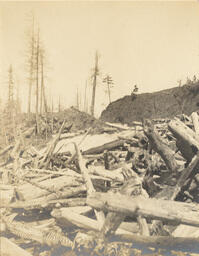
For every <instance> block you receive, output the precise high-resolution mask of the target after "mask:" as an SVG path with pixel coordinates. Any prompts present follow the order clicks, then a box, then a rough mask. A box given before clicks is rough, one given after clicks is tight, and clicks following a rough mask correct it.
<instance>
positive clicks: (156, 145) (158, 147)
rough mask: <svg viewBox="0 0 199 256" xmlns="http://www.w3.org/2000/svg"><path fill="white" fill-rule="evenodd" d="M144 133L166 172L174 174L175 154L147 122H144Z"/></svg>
mask: <svg viewBox="0 0 199 256" xmlns="http://www.w3.org/2000/svg"><path fill="white" fill-rule="evenodd" d="M144 133H145V134H146V136H147V138H148V140H149V143H150V145H151V147H152V149H153V150H155V151H156V152H157V153H158V154H159V155H160V156H161V157H162V159H163V160H164V162H165V164H166V166H167V168H168V170H169V171H170V172H173V173H174V172H176V171H177V169H178V164H177V162H176V160H175V156H174V155H175V152H174V151H173V150H172V149H171V148H170V147H169V146H168V145H167V144H166V143H165V142H164V141H163V140H162V138H161V137H160V135H159V134H158V133H157V132H156V131H155V129H154V126H153V124H152V123H151V122H150V121H149V120H145V121H144Z"/></svg>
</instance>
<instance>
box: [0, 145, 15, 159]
mask: <svg viewBox="0 0 199 256" xmlns="http://www.w3.org/2000/svg"><path fill="white" fill-rule="evenodd" d="M13 147H14V146H13V145H9V146H7V147H6V148H5V149H3V150H2V151H1V152H0V156H3V155H5V154H6V153H7V152H9V151H10V150H12V149H13Z"/></svg>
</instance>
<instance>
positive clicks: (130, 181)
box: [0, 113, 199, 256]
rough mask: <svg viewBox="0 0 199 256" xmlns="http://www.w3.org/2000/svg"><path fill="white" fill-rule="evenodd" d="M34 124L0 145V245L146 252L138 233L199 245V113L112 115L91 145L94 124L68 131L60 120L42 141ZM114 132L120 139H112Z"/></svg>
mask: <svg viewBox="0 0 199 256" xmlns="http://www.w3.org/2000/svg"><path fill="white" fill-rule="evenodd" d="M34 129H35V128H34V127H33V128H30V129H28V130H26V131H24V132H23V133H20V135H19V136H18V138H17V140H16V142H15V143H14V144H11V145H8V146H7V147H6V148H5V149H3V150H2V151H1V152H0V158H1V162H0V166H1V168H0V174H1V183H0V193H1V253H2V255H4V254H5V255H10V256H11V255H12V256H13V255H22V256H23V255H41V256H42V255H43V256H44V255H81V254H83V255H134V254H135V253H137V254H136V255H141V252H140V254H139V253H138V251H137V252H136V251H135V248H134V247H133V246H134V244H136V243H138V244H142V245H146V246H150V247H153V248H159V247H161V246H168V245H169V246H171V245H172V244H177V245H178V246H180V245H181V246H185V245H186V246H187V248H188V247H189V249H193V248H194V246H196V247H198V243H199V204H198V202H199V172H198V167H199V151H198V150H199V120H198V114H197V113H193V114H192V115H191V116H190V117H187V116H185V115H182V116H179V117H176V118H175V119H173V120H171V121H170V120H152V121H150V120H145V121H144V122H143V124H141V123H138V122H135V123H133V127H127V126H123V125H119V124H117V125H116V124H110V123H107V126H106V127H104V128H103V129H101V131H102V132H103V133H102V134H101V135H100V136H101V138H102V141H101V145H96V142H95V136H94V135H92V136H93V146H91V147H90V148H87V149H84V148H83V147H82V142H83V141H84V143H86V140H87V138H88V136H89V134H90V132H91V129H88V130H87V132H85V134H82V132H81V131H79V132H78V133H69V132H68V133H64V134H63V132H64V131H65V132H66V130H67V129H66V123H65V122H63V123H62V125H61V128H60V129H59V132H58V133H57V134H56V135H55V136H54V138H53V139H52V140H51V141H50V142H49V143H47V145H46V147H45V148H43V149H38V148H36V147H34V146H32V145H31V144H30V143H27V140H30V138H31V135H32V134H33V133H34ZM107 133H108V134H110V137H111V135H114V137H113V138H114V139H112V140H109V141H108V142H107V143H106V141H103V138H104V134H107ZM80 134H81V139H80V140H79V142H74V141H75V138H76V137H77V136H79V135H80ZM63 140H65V141H66V143H65V144H66V145H65V146H66V147H64V146H63V144H60V142H61V141H62V142H63ZM69 144H70V145H71V144H72V145H73V147H72V148H71V147H70V149H67V145H69ZM189 245H190V246H189ZM157 255H161V253H160V252H159V254H157Z"/></svg>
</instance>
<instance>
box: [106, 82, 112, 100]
mask: <svg viewBox="0 0 199 256" xmlns="http://www.w3.org/2000/svg"><path fill="white" fill-rule="evenodd" d="M107 86H108V97H109V103H111V92H110V85H109V82H108V81H107Z"/></svg>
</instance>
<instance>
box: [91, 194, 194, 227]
mask: <svg viewBox="0 0 199 256" xmlns="http://www.w3.org/2000/svg"><path fill="white" fill-rule="evenodd" d="M87 204H88V205H90V206H92V207H94V208H96V209H101V210H104V211H113V212H118V213H122V214H125V215H127V216H139V215H140V216H143V217H146V218H150V219H158V220H165V221H170V222H174V223H175V224H180V223H181V224H186V225H191V226H197V227H199V205H195V204H189V203H181V202H175V201H168V200H160V199H154V198H148V199H146V198H144V197H142V196H138V197H135V198H131V197H128V196H124V195H118V194H113V193H95V194H93V195H92V196H90V197H89V198H87Z"/></svg>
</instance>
